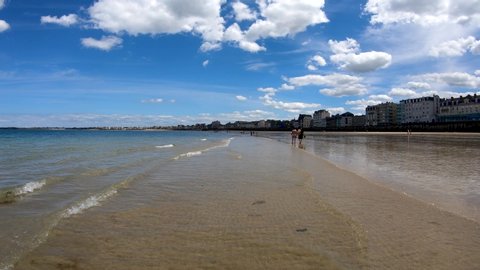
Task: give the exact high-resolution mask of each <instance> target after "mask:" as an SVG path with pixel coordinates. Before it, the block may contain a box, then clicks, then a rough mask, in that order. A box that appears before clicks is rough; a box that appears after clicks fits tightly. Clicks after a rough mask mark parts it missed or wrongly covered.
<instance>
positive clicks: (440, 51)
mask: <svg viewBox="0 0 480 270" xmlns="http://www.w3.org/2000/svg"><path fill="white" fill-rule="evenodd" d="M479 4H480V3H479ZM467 51H469V52H471V53H472V54H480V40H476V39H475V38H474V37H472V36H469V37H467V38H460V39H457V40H450V41H446V42H443V43H441V44H439V45H437V46H434V47H433V48H431V49H430V52H429V55H430V56H433V57H448V56H462V55H464V54H465V53H466V52H467Z"/></svg>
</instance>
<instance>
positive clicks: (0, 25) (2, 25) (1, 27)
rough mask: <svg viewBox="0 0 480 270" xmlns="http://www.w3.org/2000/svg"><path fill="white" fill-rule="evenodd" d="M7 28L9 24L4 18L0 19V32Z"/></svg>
mask: <svg viewBox="0 0 480 270" xmlns="http://www.w3.org/2000/svg"><path fill="white" fill-rule="evenodd" d="M8 29H10V25H9V24H8V23H7V22H6V21H4V20H0V33H1V32H5V31H7V30H8Z"/></svg>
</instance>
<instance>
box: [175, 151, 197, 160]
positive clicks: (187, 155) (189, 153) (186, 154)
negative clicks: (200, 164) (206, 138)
mask: <svg viewBox="0 0 480 270" xmlns="http://www.w3.org/2000/svg"><path fill="white" fill-rule="evenodd" d="M202 153H203V151H195V152H188V153H185V154H180V155H178V156H176V157H174V158H173V159H175V160H178V159H180V158H183V157H193V156H199V155H201V154H202Z"/></svg>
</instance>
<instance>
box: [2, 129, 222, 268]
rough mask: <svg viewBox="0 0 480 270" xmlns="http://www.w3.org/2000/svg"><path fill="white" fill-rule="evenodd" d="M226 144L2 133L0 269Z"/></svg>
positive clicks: (191, 135)
mask: <svg viewBox="0 0 480 270" xmlns="http://www.w3.org/2000/svg"><path fill="white" fill-rule="evenodd" d="M230 140H231V139H230V137H229V136H228V134H226V133H223V134H220V133H206V132H162V131H151V132H148V131H87V130H8V129H3V130H1V129H0V217H1V218H0V239H1V240H2V244H1V245H0V269H4V268H6V267H7V266H11V263H12V262H14V261H15V260H16V259H18V258H19V257H20V256H21V255H23V254H24V253H25V252H27V251H29V250H31V249H32V248H34V247H36V246H37V245H38V244H40V243H42V242H43V241H44V240H45V239H46V238H47V237H48V234H49V233H50V231H51V230H52V228H54V227H55V226H56V225H57V224H58V223H59V222H60V221H61V220H63V219H66V218H69V217H70V216H73V215H76V214H79V213H82V212H83V211H85V210H87V209H90V208H92V207H95V206H98V205H100V204H101V203H102V202H104V201H107V200H109V199H110V198H112V197H114V196H116V194H117V193H118V191H119V190H120V189H122V188H125V187H127V186H128V185H131V184H133V183H135V182H139V181H142V179H145V178H147V177H148V174H149V173H150V172H152V171H158V170H159V168H162V167H168V164H169V163H172V162H174V161H177V160H181V159H183V158H188V157H192V156H199V155H202V154H203V153H205V152H208V151H211V150H213V149H215V148H218V147H225V146H227V145H228V144H229V142H230ZM165 174H166V175H167V176H168V170H166V171H165Z"/></svg>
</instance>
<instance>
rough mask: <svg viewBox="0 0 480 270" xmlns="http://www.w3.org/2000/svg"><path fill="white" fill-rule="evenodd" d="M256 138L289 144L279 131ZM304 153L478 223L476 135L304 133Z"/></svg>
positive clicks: (479, 151)
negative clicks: (262, 137)
mask: <svg viewBox="0 0 480 270" xmlns="http://www.w3.org/2000/svg"><path fill="white" fill-rule="evenodd" d="M262 135H263V136H267V137H271V138H274V139H276V140H279V141H282V142H285V143H290V137H289V134H287V133H285V132H266V133H262ZM305 149H306V150H307V151H309V152H312V153H315V154H316V155H319V156H321V157H323V158H326V159H328V160H330V161H331V162H333V163H334V164H336V165H337V166H339V167H342V168H345V169H348V170H351V171H353V172H355V173H357V174H359V175H361V176H364V177H366V178H367V179H369V180H371V181H373V182H376V183H378V184H381V185H383V186H387V187H389V188H392V189H394V190H396V191H398V192H402V193H406V194H408V195H409V196H412V197H414V198H417V199H420V200H422V201H425V202H427V203H430V204H432V205H435V206H437V207H439V208H441V209H444V210H448V211H451V212H453V213H456V214H459V215H462V216H464V217H467V218H471V219H474V220H477V221H480V166H479V164H480V134H448V133H446V134H428V133H425V134H420V133H419V134H412V135H411V136H407V135H406V134H404V133H398V134H395V133H329V132H317V133H315V132H310V133H308V134H307V137H306V139H305Z"/></svg>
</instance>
